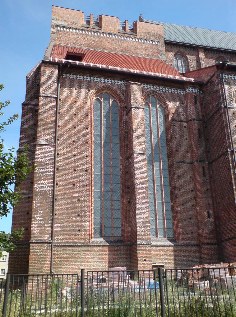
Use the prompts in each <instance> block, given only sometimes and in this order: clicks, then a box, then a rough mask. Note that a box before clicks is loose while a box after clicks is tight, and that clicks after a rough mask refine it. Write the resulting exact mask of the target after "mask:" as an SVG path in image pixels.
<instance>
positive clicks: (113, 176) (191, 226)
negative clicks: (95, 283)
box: [9, 6, 236, 274]
mask: <svg viewBox="0 0 236 317" xmlns="http://www.w3.org/2000/svg"><path fill="white" fill-rule="evenodd" d="M235 144H236V33H227V32H221V31H213V30H207V29H201V28H192V27H187V26H180V25H175V24H168V23H158V22H153V21H147V20H145V19H144V18H143V17H140V18H139V20H138V21H135V22H134V23H133V24H132V25H130V24H129V23H128V21H125V22H121V21H120V20H119V19H118V18H117V17H114V16H107V15H100V16H99V17H98V18H97V17H96V18H95V17H94V16H93V15H90V16H89V17H86V16H85V15H84V13H83V12H81V11H76V10H71V9H65V8H61V7H56V6H53V8H52V26H51V39H50V43H49V45H48V48H47V49H46V52H45V56H44V58H43V60H42V61H41V62H40V63H39V64H38V65H37V66H36V67H35V68H34V69H33V70H32V71H31V72H30V73H29V74H28V76H27V83H26V99H25V102H24V103H23V106H22V124H21V135H20V149H21V148H23V147H24V146H25V145H28V147H29V156H30V160H31V161H32V163H33V164H34V170H33V172H32V173H31V175H29V177H28V179H27V181H26V182H24V183H23V184H21V192H22V199H21V202H20V203H19V204H18V206H17V207H16V208H15V210H14V214H13V229H16V228H19V227H20V228H21V227H23V228H24V237H23V239H22V241H20V242H19V243H18V245H17V249H16V250H15V251H14V252H13V253H12V254H11V256H10V263H9V272H11V273H13V272H14V273H31V274H32V273H49V272H54V273H63V272H64V273H75V272H78V271H79V270H80V269H81V268H85V269H89V270H91V269H92V270H106V269H108V268H111V267H116V266H125V267H127V268H128V269H132V270H133V269H151V268H152V265H153V264H154V263H157V264H164V265H165V266H166V267H189V266H192V265H195V264H200V263H218V262H220V261H224V262H233V261H236V208H235V199H236V192H235V182H236V178H235V164H236V161H235Z"/></svg>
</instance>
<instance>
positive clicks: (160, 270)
mask: <svg viewBox="0 0 236 317" xmlns="http://www.w3.org/2000/svg"><path fill="white" fill-rule="evenodd" d="M158 278H159V288H160V304H161V317H165V315H166V313H165V294H164V270H163V268H162V267H159V268H158Z"/></svg>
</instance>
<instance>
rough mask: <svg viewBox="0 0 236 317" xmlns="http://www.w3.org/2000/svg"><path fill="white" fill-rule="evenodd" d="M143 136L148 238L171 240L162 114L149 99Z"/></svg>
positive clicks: (171, 229) (167, 174) (160, 109)
mask: <svg viewBox="0 0 236 317" xmlns="http://www.w3.org/2000/svg"><path fill="white" fill-rule="evenodd" d="M145 134H146V156H147V171H148V194H149V210H150V226H151V236H153V237H158V238H172V237H173V224H172V212H171V202H170V186H169V173H168V161H167V148H166V130H165V112H164V109H163V108H162V107H161V106H159V105H158V103H157V100H156V98H154V97H152V96H151V97H149V98H148V100H147V101H146V105H145Z"/></svg>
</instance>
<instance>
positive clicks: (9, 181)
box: [0, 84, 30, 254]
mask: <svg viewBox="0 0 236 317" xmlns="http://www.w3.org/2000/svg"><path fill="white" fill-rule="evenodd" d="M2 89H3V85H1V84H0V91H1V90H2ZM9 104H10V102H9V101H5V102H0V119H1V117H2V116H3V115H4V109H5V108H6V107H8V106H9ZM17 118H18V115H17V114H14V115H13V116H11V117H9V118H8V119H7V120H5V121H4V120H3V121H0V218H2V217H4V216H7V215H8V213H9V212H10V211H11V209H12V208H13V207H14V206H15V205H16V203H17V202H18V201H19V199H20V193H19V192H18V191H17V190H15V186H16V185H19V184H20V182H22V181H23V180H24V179H25V178H26V177H27V175H28V173H29V172H30V167H29V161H28V157H27V151H26V150H25V151H23V152H21V153H20V154H18V155H17V157H16V156H15V154H14V149H13V148H11V149H5V148H4V140H3V139H2V132H4V131H5V128H6V127H7V126H8V125H10V124H11V123H12V122H13V121H15V120H16V119H17ZM22 234H23V229H19V230H16V231H14V232H12V233H11V234H8V233H5V232H4V231H0V254H1V251H8V252H9V251H12V250H13V249H14V247H15V242H16V240H18V239H20V238H21V236H22Z"/></svg>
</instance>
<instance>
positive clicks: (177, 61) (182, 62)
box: [174, 53, 189, 73]
mask: <svg viewBox="0 0 236 317" xmlns="http://www.w3.org/2000/svg"><path fill="white" fill-rule="evenodd" d="M174 67H175V68H176V69H177V70H178V71H179V72H180V73H186V72H187V71H188V70H189V67H188V59H187V57H186V56H184V55H182V54H181V53H176V54H175V56H174Z"/></svg>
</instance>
